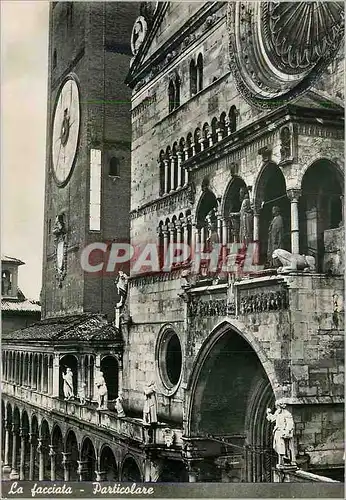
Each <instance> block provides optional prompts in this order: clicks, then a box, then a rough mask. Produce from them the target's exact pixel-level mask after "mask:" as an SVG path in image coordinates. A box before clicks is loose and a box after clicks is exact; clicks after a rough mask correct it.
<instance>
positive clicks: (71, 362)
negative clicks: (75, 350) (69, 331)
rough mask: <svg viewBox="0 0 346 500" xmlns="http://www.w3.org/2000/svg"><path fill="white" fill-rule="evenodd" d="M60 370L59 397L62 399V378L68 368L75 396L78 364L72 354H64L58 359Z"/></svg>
mask: <svg viewBox="0 0 346 500" xmlns="http://www.w3.org/2000/svg"><path fill="white" fill-rule="evenodd" d="M59 365H60V370H59V375H60V377H59V397H60V398H62V399H64V397H65V395H64V380H63V378H62V375H63V373H64V374H65V373H66V370H67V369H68V368H70V369H71V370H72V374H73V377H72V379H73V394H74V396H76V394H77V393H78V387H77V377H78V362H77V358H76V356H74V355H73V354H66V355H65V356H63V357H62V358H61V359H60V362H59Z"/></svg>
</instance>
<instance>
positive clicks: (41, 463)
mask: <svg viewBox="0 0 346 500" xmlns="http://www.w3.org/2000/svg"><path fill="white" fill-rule="evenodd" d="M37 453H38V480H39V481H43V480H44V453H43V440H42V438H38V443H37Z"/></svg>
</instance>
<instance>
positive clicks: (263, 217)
mask: <svg viewBox="0 0 346 500" xmlns="http://www.w3.org/2000/svg"><path fill="white" fill-rule="evenodd" d="M254 201H255V210H256V211H259V241H260V263H261V264H265V263H267V264H268V265H270V260H271V258H269V257H268V255H267V251H268V234H269V227H270V223H271V221H272V219H273V208H274V207H278V209H279V212H280V215H281V217H282V219H283V231H282V238H281V243H280V246H281V248H283V249H284V250H288V251H290V250H291V238H290V235H291V208H290V201H289V199H288V197H287V193H286V182H285V178H284V176H283V173H282V172H281V170H280V168H279V167H278V166H277V165H276V163H273V162H269V163H267V164H266V165H265V167H263V169H262V171H261V173H260V175H259V177H258V179H257V182H256V188H255V195H254Z"/></svg>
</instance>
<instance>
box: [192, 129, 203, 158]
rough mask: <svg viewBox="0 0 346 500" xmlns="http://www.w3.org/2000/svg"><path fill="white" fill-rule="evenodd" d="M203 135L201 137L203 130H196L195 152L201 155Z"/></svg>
mask: <svg viewBox="0 0 346 500" xmlns="http://www.w3.org/2000/svg"><path fill="white" fill-rule="evenodd" d="M201 138H202V135H201V130H200V129H199V128H196V130H195V134H194V142H195V151H196V153H199V152H200V151H201V142H200V140H201Z"/></svg>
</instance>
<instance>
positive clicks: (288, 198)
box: [2, 1, 344, 482]
mask: <svg viewBox="0 0 346 500" xmlns="http://www.w3.org/2000/svg"><path fill="white" fill-rule="evenodd" d="M50 23H51V24H50V49H49V53H50V64H49V82H48V88H49V107H48V121H47V131H48V133H47V137H48V140H47V165H46V195H45V196H46V199H45V207H46V212H45V213H46V221H45V237H44V238H45V239H44V241H45V244H44V264H43V294H42V318H43V319H42V321H41V322H39V323H37V324H35V325H33V326H31V327H29V328H26V329H24V330H19V331H17V332H15V333H13V332H12V334H11V336H8V337H7V336H4V337H3V366H4V369H3V378H4V381H3V395H2V416H3V433H2V435H3V440H4V442H3V447H2V449H3V450H4V456H3V463H4V467H5V470H6V472H7V473H8V474H9V475H10V478H12V479H16V478H21V479H24V478H26V479H29V478H30V479H39V480H44V479H50V480H52V481H54V480H56V479H62V478H63V479H65V480H90V481H94V480H96V481H101V480H110V481H111V480H122V481H134V482H135V481H136V482H138V481H152V482H155V481H159V482H166V481H179V482H185V481H190V482H196V481H202V482H265V481H268V482H270V481H281V480H286V481H287V480H291V481H301V480H304V478H305V480H308V479H307V478H308V477H309V476H308V474H311V473H314V474H317V475H320V476H324V477H327V478H331V479H335V480H342V477H343V467H344V464H343V454H344V444H343V441H344V437H343V427H344V337H343V329H344V324H343V321H344V320H343V311H344V306H343V297H344V292H343V290H344V280H343V273H344V261H343V234H344V204H343V192H344V163H343V152H344V129H343V65H344V55H343V35H344V32H343V5H342V3H339V2H252V1H249V2H247V1H246V2H191V3H189V2H141V3H125V2H119V3H118V2H90V3H88V2H85V3H84V2H82V3H78V2H77V3H73V2H53V4H52V6H51V13H50ZM128 242H129V243H130V245H131V248H132V249H133V251H134V254H135V256H134V257H133V258H132V259H131V260H129V261H126V259H122V260H121V259H120V258H119V254H117V255H115V254H114V253H113V250H112V249H114V248H118V247H119V248H120V247H121V245H123V244H124V243H126V244H127V243H128ZM117 245H118V247H117ZM124 248H125V247H124ZM85 249H88V253H86V250H85ZM153 255H154V257H153ZM112 259H113V261H114V262H115V261H116V260H117V262H118V263H120V272H119V278H118V281H117V288H116V287H115V285H114V280H115V279H116V277H117V276H115V275H114V273H112V270H114V268H112V265H111V264H112V262H113V261H112ZM85 262H86V264H85ZM106 267H107V270H106V272H105V269H106ZM28 346H29V347H28ZM274 407H276V411H275V410H274ZM274 411H275V413H274ZM274 421H275V422H276V424H274V423H273V422H274ZM279 422H281V423H279ZM282 422H284V423H282ZM282 425H284V426H286V427H285V428H284V429H282ZM274 428H275V432H274V443H273V429H274ZM273 447H274V449H273ZM304 474H305V476H304ZM306 474H307V475H306Z"/></svg>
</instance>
